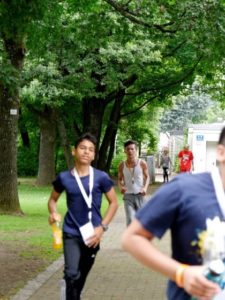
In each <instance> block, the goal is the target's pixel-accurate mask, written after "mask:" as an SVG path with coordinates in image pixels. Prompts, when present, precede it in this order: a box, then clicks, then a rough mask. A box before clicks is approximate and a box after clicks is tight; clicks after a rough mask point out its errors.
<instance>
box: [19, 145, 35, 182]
mask: <svg viewBox="0 0 225 300" xmlns="http://www.w3.org/2000/svg"><path fill="white" fill-rule="evenodd" d="M37 157H38V147H37V146H35V145H34V144H32V145H31V146H30V147H29V148H28V147H25V146H22V145H21V146H19V147H18V156H17V172H18V176H19V177H28V176H36V175H37V172H38V159H37Z"/></svg>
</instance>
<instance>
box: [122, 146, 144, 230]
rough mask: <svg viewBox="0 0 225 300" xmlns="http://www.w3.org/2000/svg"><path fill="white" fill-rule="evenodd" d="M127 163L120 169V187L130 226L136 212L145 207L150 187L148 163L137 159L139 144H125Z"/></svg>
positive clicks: (127, 221)
mask: <svg viewBox="0 0 225 300" xmlns="http://www.w3.org/2000/svg"><path fill="white" fill-rule="evenodd" d="M124 152H125V154H126V156H127V159H126V161H122V162H121V163H120V164H119V167H118V186H119V189H120V191H121V193H122V194H123V200H124V208H125V214H126V224H127V225H129V224H130V222H131V221H132V219H133V218H134V215H135V213H136V211H137V210H138V209H139V208H140V207H141V206H142V205H143V201H144V198H143V197H144V196H145V195H146V192H147V189H148V186H149V173H148V166H147V163H146V162H145V161H144V160H142V159H138V158H137V142H136V141H133V140H128V141H126V142H125V143H124Z"/></svg>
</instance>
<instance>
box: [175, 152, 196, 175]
mask: <svg viewBox="0 0 225 300" xmlns="http://www.w3.org/2000/svg"><path fill="white" fill-rule="evenodd" d="M178 157H179V158H180V159H181V160H180V172H190V171H191V162H192V160H193V158H194V157H193V154H192V152H191V151H189V150H181V151H180V152H179V154H178Z"/></svg>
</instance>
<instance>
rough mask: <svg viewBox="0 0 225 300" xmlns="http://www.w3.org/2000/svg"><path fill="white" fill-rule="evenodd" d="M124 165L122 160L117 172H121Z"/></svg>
mask: <svg viewBox="0 0 225 300" xmlns="http://www.w3.org/2000/svg"><path fill="white" fill-rule="evenodd" d="M124 165H125V162H124V161H123V160H122V161H121V162H120V163H119V166H118V169H119V171H121V170H123V167H124Z"/></svg>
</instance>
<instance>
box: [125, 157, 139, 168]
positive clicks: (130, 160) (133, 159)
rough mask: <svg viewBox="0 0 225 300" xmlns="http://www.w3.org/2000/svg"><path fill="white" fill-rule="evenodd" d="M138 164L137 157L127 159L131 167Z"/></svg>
mask: <svg viewBox="0 0 225 300" xmlns="http://www.w3.org/2000/svg"><path fill="white" fill-rule="evenodd" d="M136 164H137V158H136V157H132V158H128V159H127V165H128V166H129V167H135V166H136Z"/></svg>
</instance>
